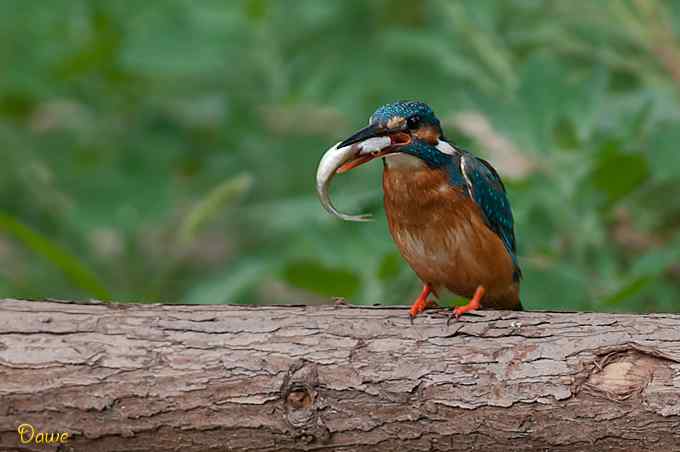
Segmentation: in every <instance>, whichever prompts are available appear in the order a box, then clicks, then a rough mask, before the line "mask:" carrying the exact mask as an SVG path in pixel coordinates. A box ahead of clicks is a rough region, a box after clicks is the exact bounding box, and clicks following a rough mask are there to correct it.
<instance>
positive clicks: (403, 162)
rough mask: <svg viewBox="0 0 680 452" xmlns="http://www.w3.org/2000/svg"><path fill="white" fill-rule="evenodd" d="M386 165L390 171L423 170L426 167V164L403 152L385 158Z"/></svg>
mask: <svg viewBox="0 0 680 452" xmlns="http://www.w3.org/2000/svg"><path fill="white" fill-rule="evenodd" d="M384 158H385V164H386V165H387V167H388V168H390V169H405V170H406V169H407V170H414V169H422V168H424V167H425V166H427V165H425V162H423V161H422V160H421V159H419V158H418V157H416V156H413V155H410V154H405V153H403V152H396V153H394V154H387V155H386V156H385V157H384Z"/></svg>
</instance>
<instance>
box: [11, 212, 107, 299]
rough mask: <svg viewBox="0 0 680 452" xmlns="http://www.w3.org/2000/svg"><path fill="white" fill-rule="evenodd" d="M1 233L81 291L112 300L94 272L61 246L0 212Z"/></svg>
mask: <svg viewBox="0 0 680 452" xmlns="http://www.w3.org/2000/svg"><path fill="white" fill-rule="evenodd" d="M0 231H4V232H5V233H7V234H9V235H10V236H13V237H14V238H15V239H16V240H17V241H19V242H21V243H23V244H24V246H26V247H27V248H28V249H30V250H31V251H33V252H34V253H35V254H37V255H38V256H40V257H42V258H44V259H47V260H48V261H50V262H51V263H52V264H53V265H54V266H56V267H57V268H59V269H60V270H61V271H62V272H63V273H64V275H65V276H66V277H67V278H68V279H69V280H70V281H71V282H72V283H73V284H74V285H75V286H76V287H78V288H79V289H81V290H83V291H85V292H87V293H89V294H91V295H92V296H94V297H96V298H98V299H100V300H110V299H111V295H110V294H109V292H108V291H107V290H106V289H105V288H104V285H103V284H102V283H101V282H100V281H99V279H98V278H97V276H96V275H95V274H94V272H92V271H91V270H89V269H88V268H87V266H86V265H85V264H84V263H83V262H81V261H80V260H79V259H78V258H77V257H75V256H73V255H72V254H70V253H69V252H68V251H66V250H65V249H63V248H62V247H61V246H60V245H59V244H57V243H55V242H53V241H52V240H50V239H48V238H47V237H45V236H44V235H42V234H40V233H38V232H36V231H34V230H33V229H31V228H30V227H28V226H26V225H25V224H23V223H21V222H20V221H18V220H16V219H15V218H14V217H12V216H10V215H8V214H5V213H2V212H0Z"/></svg>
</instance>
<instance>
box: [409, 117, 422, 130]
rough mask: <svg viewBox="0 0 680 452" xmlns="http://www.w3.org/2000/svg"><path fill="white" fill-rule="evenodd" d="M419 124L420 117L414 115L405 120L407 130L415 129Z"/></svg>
mask: <svg viewBox="0 0 680 452" xmlns="http://www.w3.org/2000/svg"><path fill="white" fill-rule="evenodd" d="M419 124H420V116H418V115H414V116H411V117H409V118H408V119H407V120H406V125H407V126H408V128H409V129H415V128H416V127H418V125H419Z"/></svg>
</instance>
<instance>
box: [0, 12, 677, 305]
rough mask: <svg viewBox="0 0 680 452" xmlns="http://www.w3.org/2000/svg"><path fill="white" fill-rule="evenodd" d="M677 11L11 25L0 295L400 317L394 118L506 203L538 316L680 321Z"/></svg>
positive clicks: (208, 17)
mask: <svg viewBox="0 0 680 452" xmlns="http://www.w3.org/2000/svg"><path fill="white" fill-rule="evenodd" d="M679 24H680V2H671V1H669V2H663V1H660V0H630V1H623V0H622V1H616V0H611V1H607V2H567V1H562V0H553V1H550V0H545V1H539V0H507V1H501V0H498V1H491V0H481V1H480V0H469V1H444V0H442V1H438V0H430V1H423V2H411V1H405V0H376V1H368V2H364V1H359V0H347V1H342V2H340V1H316V0H304V1H303V0H300V1H285V0H280V1H274V0H271V1H268V0H250V1H233V2H231V1H223V0H201V1H195V2H187V1H183V0H165V1H163V2H133V1H131V0H116V1H91V0H90V1H87V0H51V1H49V2H19V1H12V0H10V1H4V2H1V3H0V36H1V38H2V39H0V57H1V58H2V61H4V64H3V69H2V73H0V143H1V145H0V146H1V148H0V162H1V164H0V296H3V297H4V296H12V297H34V298H39V297H52V298H57V297H61V298H73V297H79V298H87V297H99V298H108V299H115V300H126V301H138V302H152V301H159V300H163V301H169V302H189V303H219V302H242V303H276V302H322V301H327V300H328V298H329V297H330V296H342V297H348V298H350V299H351V301H352V302H355V303H367V304H368V303H376V302H382V303H398V304H405V303H408V302H410V301H411V297H412V296H415V295H416V294H417V293H418V289H419V287H418V281H417V279H416V277H415V275H414V274H413V273H412V272H411V271H410V270H409V269H408V268H407V267H406V265H405V264H404V263H403V262H402V261H401V259H400V258H399V255H398V253H397V251H396V249H395V247H394V245H393V243H392V241H391V239H390V237H389V234H388V231H387V226H386V222H385V219H384V215H383V214H382V212H381V209H382V206H381V204H382V202H381V191H380V171H381V165H379V164H374V165H371V166H370V167H366V168H362V169H361V170H358V171H355V172H353V173H352V174H350V175H347V176H343V177H340V178H338V179H337V180H336V181H335V184H334V198H335V202H336V205H338V206H340V207H341V208H342V209H343V210H347V211H368V212H373V213H374V216H375V218H376V219H377V221H375V222H373V223H368V224H366V223H364V224H352V223H344V222H341V221H338V220H336V219H334V218H331V217H330V216H329V215H327V214H326V213H325V212H324V211H323V209H322V208H321V207H320V206H319V203H318V200H317V198H316V195H315V193H314V188H313V187H314V183H313V181H314V173H315V168H316V164H317V162H318V160H319V158H320V156H321V154H322V152H323V151H324V150H325V149H326V148H328V147H329V146H330V145H332V144H334V143H335V142H337V141H338V140H340V139H342V138H344V137H346V136H347V135H348V134H349V133H350V132H351V131H352V130H354V129H356V128H358V127H359V126H361V125H363V124H364V123H365V122H366V119H367V118H368V116H369V115H370V114H371V113H372V112H373V110H374V109H375V108H376V107H377V106H379V105H381V104H383V103H386V102H391V101H394V100H397V99H421V100H424V101H426V102H428V103H429V104H430V105H432V106H433V108H434V109H435V111H436V112H437V114H438V115H439V117H440V118H442V119H443V121H444V126H445V131H446V133H447V136H448V137H449V138H450V139H453V141H455V142H456V143H458V144H460V145H462V146H464V147H467V148H469V149H470V150H472V151H474V152H476V153H478V154H480V155H482V156H484V157H486V158H488V159H490V160H491V161H492V162H493V163H494V164H495V165H496V166H497V167H498V168H499V169H500V171H501V173H502V174H503V176H504V179H505V180H506V181H507V186H508V190H509V193H510V198H511V201H512V204H513V208H514V212H515V218H516V223H517V226H516V227H517V236H518V241H519V248H520V261H521V264H522V266H523V268H524V274H525V279H524V282H523V287H522V294H523V296H522V298H523V303H524V305H525V306H526V307H528V308H531V309H563V310H575V309H591V310H632V311H680V159H679V158H678V157H677V152H678V151H677V146H678V143H679V142H680V127H678V126H679V125H680V109H679V108H678V96H679V94H680V35H678V34H676V30H677V27H678V25H679Z"/></svg>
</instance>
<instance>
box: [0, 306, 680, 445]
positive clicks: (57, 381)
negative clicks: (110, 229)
mask: <svg viewBox="0 0 680 452" xmlns="http://www.w3.org/2000/svg"><path fill="white" fill-rule="evenodd" d="M20 424H31V425H32V426H33V427H34V428H35V429H36V431H40V432H68V433H69V435H70V437H69V440H68V442H66V443H65V444H62V445H61V446H60V449H59V450H62V451H68V450H76V451H145V452H153V451H161V450H181V451H197V452H198V451H200V452H205V451H217V450H220V451H221V450H233V451H275V450H276V451H279V450H281V451H303V450H337V451H364V450H366V451H372V452H378V451H397V450H398V451H407V450H413V451H454V450H455V451H470V450H480V451H482V450H483V451H504V452H507V451H511V450H523V451H547V450H549V451H626V452H630V451H638V450H639V451H647V450H654V451H678V450H680V316H678V315H670V314H657V315H621V314H617V315H614V314H590V313H552V312H505V311H484V312H481V313H479V315H469V316H464V317H463V318H462V319H461V320H459V321H457V322H452V323H451V324H450V325H449V326H447V325H446V319H445V317H443V316H442V315H441V313H438V312H437V311H431V312H430V313H426V314H424V315H423V316H422V317H419V318H417V319H416V320H415V322H414V324H413V325H411V324H410V322H409V319H408V317H407V313H406V310H405V309H404V308H401V307H400V308H394V307H372V308H358V307H349V306H313V307H312V306H308V307H305V306H226V305H211V306H206V305H200V306H188V305H133V304H97V303H67V302H31V301H20V300H2V301H0V449H1V450H46V449H45V446H44V445H35V444H33V445H28V446H23V447H25V448H24V449H19V446H20V444H19V437H18V433H17V427H18V426H19V425H20ZM51 450H54V448H52V449H51Z"/></svg>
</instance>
